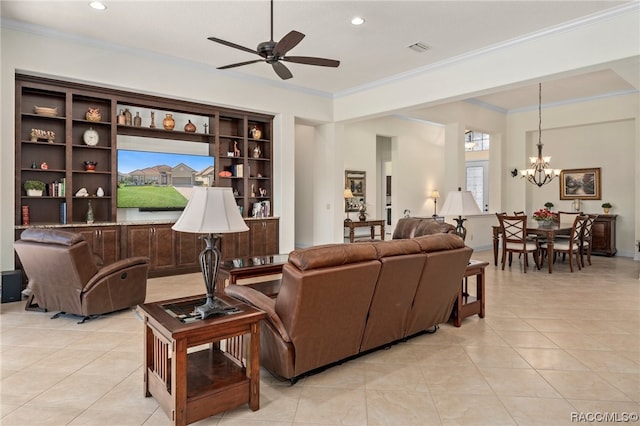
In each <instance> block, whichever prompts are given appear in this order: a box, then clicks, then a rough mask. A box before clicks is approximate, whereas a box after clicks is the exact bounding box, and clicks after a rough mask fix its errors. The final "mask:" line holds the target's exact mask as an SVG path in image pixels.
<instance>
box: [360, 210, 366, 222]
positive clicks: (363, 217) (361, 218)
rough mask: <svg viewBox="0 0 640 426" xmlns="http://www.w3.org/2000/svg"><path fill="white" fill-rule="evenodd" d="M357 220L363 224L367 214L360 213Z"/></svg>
mask: <svg viewBox="0 0 640 426" xmlns="http://www.w3.org/2000/svg"><path fill="white" fill-rule="evenodd" d="M358 219H360V221H361V222H364V221H365V220H367V214H366V213H365V212H360V214H359V215H358Z"/></svg>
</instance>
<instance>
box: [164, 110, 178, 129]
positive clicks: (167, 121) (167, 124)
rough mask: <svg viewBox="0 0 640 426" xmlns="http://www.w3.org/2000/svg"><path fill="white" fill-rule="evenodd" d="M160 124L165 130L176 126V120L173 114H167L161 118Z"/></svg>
mask: <svg viewBox="0 0 640 426" xmlns="http://www.w3.org/2000/svg"><path fill="white" fill-rule="evenodd" d="M162 125H163V126H164V128H165V129H166V130H173V128H174V127H176V120H174V119H173V114H167V115H165V117H164V120H162Z"/></svg>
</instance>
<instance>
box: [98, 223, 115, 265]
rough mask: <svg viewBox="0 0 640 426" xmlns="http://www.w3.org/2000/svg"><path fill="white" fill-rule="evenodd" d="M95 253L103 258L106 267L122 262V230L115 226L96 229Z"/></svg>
mask: <svg viewBox="0 0 640 426" xmlns="http://www.w3.org/2000/svg"><path fill="white" fill-rule="evenodd" d="M96 233H97V235H96V237H97V238H95V239H94V241H93V252H94V253H96V254H97V255H98V256H100V257H102V261H103V262H104V264H105V265H108V264H110V263H113V262H115V261H117V260H120V229H119V228H118V227H115V226H112V227H111V226H110V227H100V228H97V229H96Z"/></svg>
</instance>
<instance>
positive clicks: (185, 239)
mask: <svg viewBox="0 0 640 426" xmlns="http://www.w3.org/2000/svg"><path fill="white" fill-rule="evenodd" d="M174 233H175V235H174V238H175V241H176V264H177V265H178V266H197V265H198V259H199V256H200V252H201V251H202V250H203V249H204V248H205V247H206V244H205V242H204V240H203V239H202V238H200V234H191V233H187V232H176V231H174Z"/></svg>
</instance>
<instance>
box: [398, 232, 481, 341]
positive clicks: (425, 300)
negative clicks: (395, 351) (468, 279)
mask: <svg viewBox="0 0 640 426" xmlns="http://www.w3.org/2000/svg"><path fill="white" fill-rule="evenodd" d="M415 240H416V242H418V244H420V246H421V247H422V249H423V250H424V252H425V253H426V260H425V263H424V268H423V270H422V275H421V278H420V283H419V284H418V289H417V291H416V296H415V299H414V301H413V306H412V307H411V312H410V313H409V316H408V321H407V326H406V329H405V335H404V337H408V336H411V335H413V334H416V333H418V332H421V331H423V330H427V329H429V328H430V327H433V326H434V325H437V324H440V323H443V322H447V321H448V320H449V316H450V315H451V309H452V308H453V303H454V302H455V300H456V297H457V295H458V291H459V289H460V286H461V283H462V278H463V276H464V272H465V270H466V268H467V265H468V263H469V259H470V258H471V253H472V252H473V250H472V249H471V248H469V247H465V245H464V242H463V241H462V238H460V237H458V236H457V235H454V234H436V235H430V236H425V237H418V238H416V239H415Z"/></svg>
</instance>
